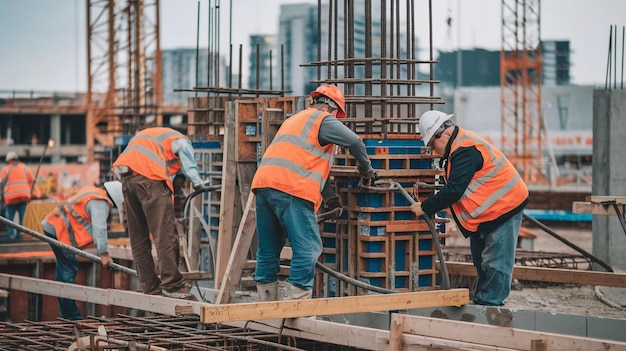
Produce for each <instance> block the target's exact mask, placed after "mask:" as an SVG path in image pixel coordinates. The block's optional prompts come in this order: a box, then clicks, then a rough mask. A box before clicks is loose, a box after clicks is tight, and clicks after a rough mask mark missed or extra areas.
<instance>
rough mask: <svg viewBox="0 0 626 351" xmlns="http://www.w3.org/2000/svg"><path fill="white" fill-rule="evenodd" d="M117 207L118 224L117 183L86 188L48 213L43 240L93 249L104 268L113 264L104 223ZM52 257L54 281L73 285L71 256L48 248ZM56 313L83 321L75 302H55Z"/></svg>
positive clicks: (75, 264)
mask: <svg viewBox="0 0 626 351" xmlns="http://www.w3.org/2000/svg"><path fill="white" fill-rule="evenodd" d="M113 206H115V207H117V208H118V210H119V211H120V221H122V215H121V213H122V210H123V207H124V197H123V196H122V186H121V183H120V182H119V181H111V182H106V183H104V184H103V187H95V186H86V187H83V188H81V189H80V190H79V191H78V192H77V193H76V194H74V195H72V196H71V197H70V198H68V199H67V200H66V201H65V202H63V203H61V204H60V205H59V206H58V207H57V208H55V209H54V210H53V211H52V212H50V213H49V214H48V215H47V216H46V217H45V218H44V220H43V221H42V222H41V226H42V228H43V230H44V234H46V236H48V237H50V238H52V239H55V240H58V241H60V242H62V243H64V244H67V245H71V246H73V247H75V248H78V249H86V248H88V247H92V246H95V248H96V251H97V252H98V255H99V256H100V262H101V263H102V265H103V266H107V265H108V264H109V263H111V262H113V260H112V258H111V256H110V255H109V249H108V229H107V228H108V224H107V219H108V218H109V213H110V209H111V207H113ZM50 247H51V248H52V251H53V252H54V255H55V256H56V267H55V273H54V279H55V280H56V281H59V282H63V283H74V280H75V278H76V273H77V272H78V260H77V259H76V256H75V254H74V253H72V252H70V251H66V250H64V249H62V248H60V247H57V246H55V245H52V244H51V245H50ZM58 300H59V310H60V312H61V317H63V318H64V319H70V320H77V319H83V317H82V314H81V313H80V310H79V309H78V306H77V305H76V301H74V300H72V299H66V298H59V299H58Z"/></svg>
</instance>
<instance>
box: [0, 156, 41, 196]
mask: <svg viewBox="0 0 626 351" xmlns="http://www.w3.org/2000/svg"><path fill="white" fill-rule="evenodd" d="M0 179H1V180H2V181H3V186H4V203H5V204H6V205H13V204H17V203H20V202H29V201H30V199H31V194H30V188H31V187H32V186H33V183H34V181H35V179H34V178H33V174H32V172H31V171H30V168H28V167H27V166H26V165H25V164H24V163H22V162H16V163H15V164H13V165H8V166H6V167H4V168H3V169H2V172H0ZM5 179H6V181H5Z"/></svg>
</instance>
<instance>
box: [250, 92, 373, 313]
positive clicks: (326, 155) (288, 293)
mask: <svg viewBox="0 0 626 351" xmlns="http://www.w3.org/2000/svg"><path fill="white" fill-rule="evenodd" d="M310 97H311V104H310V106H309V107H308V108H306V109H304V110H302V111H300V112H298V113H296V114H295V115H293V116H291V117H289V118H287V119H286V120H285V121H284V122H283V123H282V125H281V127H280V128H279V130H278V132H277V133H276V136H275V137H274V140H273V141H272V143H271V144H270V146H269V147H268V148H267V150H266V151H265V153H264V155H263V158H262V159H261V163H260V164H259V168H258V169H257V171H256V173H255V175H254V179H253V180H252V186H251V188H252V191H253V192H254V194H255V196H256V200H255V201H256V227H257V233H258V237H259V246H258V250H257V256H256V260H257V265H256V271H255V273H254V280H255V281H256V284H257V291H258V293H259V300H260V301H271V300H297V299H310V298H311V297H312V289H313V282H314V277H315V262H316V261H317V259H318V257H319V256H320V254H321V253H322V240H321V238H320V233H319V225H318V223H317V214H316V212H317V211H318V209H320V208H321V207H322V205H325V206H324V207H325V209H328V210H331V211H332V210H334V209H340V208H341V201H340V199H339V197H338V196H337V194H336V193H335V191H334V189H333V187H332V186H330V185H329V184H330V182H328V178H329V175H330V169H331V165H332V160H333V155H334V153H335V148H336V146H342V147H346V148H348V149H349V150H350V155H352V156H353V157H354V158H355V159H356V161H357V163H358V167H357V169H358V171H359V173H360V174H361V176H362V177H363V178H364V179H368V182H371V180H372V179H375V178H376V177H377V174H376V172H375V171H374V169H373V168H372V165H371V162H370V160H369V158H368V156H367V150H366V148H365V144H364V143H363V141H362V140H361V138H360V137H359V136H358V135H357V134H356V133H354V132H353V131H352V130H351V129H350V128H348V127H347V126H345V125H344V124H343V123H341V121H339V120H338V119H339V118H344V117H345V115H346V113H345V102H344V95H343V92H342V91H341V90H340V89H339V88H338V87H336V86H334V85H321V86H319V87H318V88H317V89H316V90H315V91H313V92H311V94H310ZM287 240H289V242H290V244H291V248H292V252H293V255H292V259H291V267H290V270H289V277H288V278H287V279H286V281H284V282H279V281H278V272H279V271H280V252H281V250H282V248H283V246H284V245H285V243H286V241H287Z"/></svg>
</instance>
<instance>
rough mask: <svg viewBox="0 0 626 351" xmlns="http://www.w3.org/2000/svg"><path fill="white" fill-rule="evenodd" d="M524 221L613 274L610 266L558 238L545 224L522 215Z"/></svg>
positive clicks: (567, 241) (565, 240) (560, 237)
mask: <svg viewBox="0 0 626 351" xmlns="http://www.w3.org/2000/svg"><path fill="white" fill-rule="evenodd" d="M524 219H525V220H527V221H529V222H531V223H532V224H534V225H536V226H537V227H539V228H541V229H543V231H544V232H546V233H548V234H550V235H551V236H553V237H554V238H556V239H558V240H560V241H561V242H562V243H564V244H565V245H567V246H569V247H571V248H572V249H574V250H576V251H578V252H580V253H581V254H582V255H583V256H585V257H587V258H588V259H590V260H592V261H593V262H596V263H597V264H599V265H600V266H602V267H604V269H606V270H607V271H609V272H613V268H611V266H609V265H608V264H607V263H605V262H604V261H602V260H601V259H599V258H597V257H595V256H594V255H592V254H590V253H588V252H587V251H585V250H583V249H582V248H580V247H578V246H576V244H574V243H572V242H571V241H569V240H567V239H565V238H564V237H562V236H560V235H559V234H557V233H555V232H554V231H553V230H552V229H550V228H548V227H547V226H546V225H545V224H543V223H541V222H539V221H538V220H536V219H534V218H532V217H530V216H529V215H527V214H525V213H524Z"/></svg>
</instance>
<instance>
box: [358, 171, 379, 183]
mask: <svg viewBox="0 0 626 351" xmlns="http://www.w3.org/2000/svg"><path fill="white" fill-rule="evenodd" d="M378 179H380V178H379V177H378V173H376V171H374V169H373V168H370V169H369V170H367V171H366V172H364V173H361V184H363V185H366V186H374V185H376V184H375V183H376V181H377V180H378Z"/></svg>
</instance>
